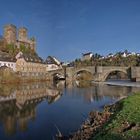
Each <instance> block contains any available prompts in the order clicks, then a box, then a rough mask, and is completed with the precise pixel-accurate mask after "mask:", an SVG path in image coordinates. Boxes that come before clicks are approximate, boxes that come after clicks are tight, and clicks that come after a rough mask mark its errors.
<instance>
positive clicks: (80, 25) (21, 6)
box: [0, 0, 140, 61]
mask: <svg viewBox="0 0 140 140" xmlns="http://www.w3.org/2000/svg"><path fill="white" fill-rule="evenodd" d="M8 23H12V24H15V25H16V26H17V27H20V26H25V27H27V28H28V30H29V36H35V37H36V39H37V52H38V54H39V55H40V56H41V57H43V58H44V59H45V58H46V57H47V56H48V55H51V56H56V57H57V58H58V59H60V60H61V61H69V60H74V59H75V58H77V57H81V54H82V53H86V52H89V51H91V52H93V53H96V52H97V53H100V54H102V55H106V54H108V53H110V52H113V53H115V52H117V51H122V50H125V49H128V50H129V51H136V52H140V0H1V1H0V34H3V26H4V25H5V24H8Z"/></svg>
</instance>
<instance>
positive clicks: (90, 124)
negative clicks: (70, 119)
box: [57, 104, 117, 140]
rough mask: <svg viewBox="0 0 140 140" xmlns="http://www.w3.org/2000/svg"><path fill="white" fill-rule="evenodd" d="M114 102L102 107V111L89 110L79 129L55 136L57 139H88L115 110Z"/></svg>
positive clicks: (99, 129) (100, 128)
mask: <svg viewBox="0 0 140 140" xmlns="http://www.w3.org/2000/svg"><path fill="white" fill-rule="evenodd" d="M116 106H117V105H116V104H114V105H108V106H105V107H104V110H103V112H98V111H91V112H90V113H89V116H88V118H87V119H86V120H85V122H84V123H83V124H82V125H81V127H80V129H79V130H78V131H77V132H75V133H73V134H71V135H69V136H67V137H66V136H62V135H60V136H57V139H58V140H89V139H91V138H92V136H94V135H95V134H97V133H98V132H99V131H101V130H102V127H103V125H104V124H105V123H107V122H108V121H109V119H110V117H111V115H113V114H114V112H115V110H116Z"/></svg>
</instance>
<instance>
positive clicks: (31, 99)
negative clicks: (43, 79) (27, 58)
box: [0, 83, 140, 140]
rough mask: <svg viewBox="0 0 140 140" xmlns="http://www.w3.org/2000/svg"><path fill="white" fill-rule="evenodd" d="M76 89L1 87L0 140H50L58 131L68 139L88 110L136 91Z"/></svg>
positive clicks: (60, 85)
mask: <svg viewBox="0 0 140 140" xmlns="http://www.w3.org/2000/svg"><path fill="white" fill-rule="evenodd" d="M77 84H78V87H77V86H72V85H68V86H67V88H64V84H63V83H58V84H57V85H51V84H48V83H33V84H25V85H18V86H11V85H8V86H3V85H1V86H0V88H1V89H0V140H38V139H39V140H52V139H53V137H54V136H55V134H56V133H57V127H58V128H59V130H60V131H61V132H62V133H63V134H64V135H68V134H69V133H71V132H74V131H76V130H77V129H78V128H79V127H80V124H81V123H82V122H83V121H84V120H85V118H86V117H87V116H88V113H89V112H90V111H91V110H98V111H102V110H103V106H104V105H106V104H110V103H113V102H115V101H116V100H119V99H120V98H122V97H124V96H128V95H129V94H130V93H132V92H135V91H140V88H139V87H137V88H135V87H124V86H108V85H103V84H96V85H92V86H89V85H86V86H83V83H82V84H79V83H77Z"/></svg>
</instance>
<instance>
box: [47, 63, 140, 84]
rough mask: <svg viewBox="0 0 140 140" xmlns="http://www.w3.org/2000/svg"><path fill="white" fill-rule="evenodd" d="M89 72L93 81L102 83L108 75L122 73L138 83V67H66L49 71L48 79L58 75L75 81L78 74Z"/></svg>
mask: <svg viewBox="0 0 140 140" xmlns="http://www.w3.org/2000/svg"><path fill="white" fill-rule="evenodd" d="M83 71H86V72H89V73H91V75H92V79H93V81H96V82H103V81H105V80H106V78H107V77H108V75H109V74H110V73H112V72H114V71H119V72H123V73H125V74H126V75H128V77H129V78H130V79H131V80H133V81H140V67H121V66H97V67H95V66H84V67H66V68H63V69H59V70H54V71H49V72H48V77H51V78H53V77H54V76H55V75H56V74H59V75H61V76H63V77H65V78H66V80H69V81H72V80H75V78H76V77H77V75H78V73H80V72H83Z"/></svg>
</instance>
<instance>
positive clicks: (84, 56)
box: [82, 52, 93, 61]
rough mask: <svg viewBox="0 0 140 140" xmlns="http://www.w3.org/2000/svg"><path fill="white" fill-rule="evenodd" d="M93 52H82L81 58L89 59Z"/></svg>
mask: <svg viewBox="0 0 140 140" xmlns="http://www.w3.org/2000/svg"><path fill="white" fill-rule="evenodd" d="M92 56H93V54H92V53H91V52H89V53H83V54H82V60H83V61H84V60H90V59H91V58H92Z"/></svg>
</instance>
